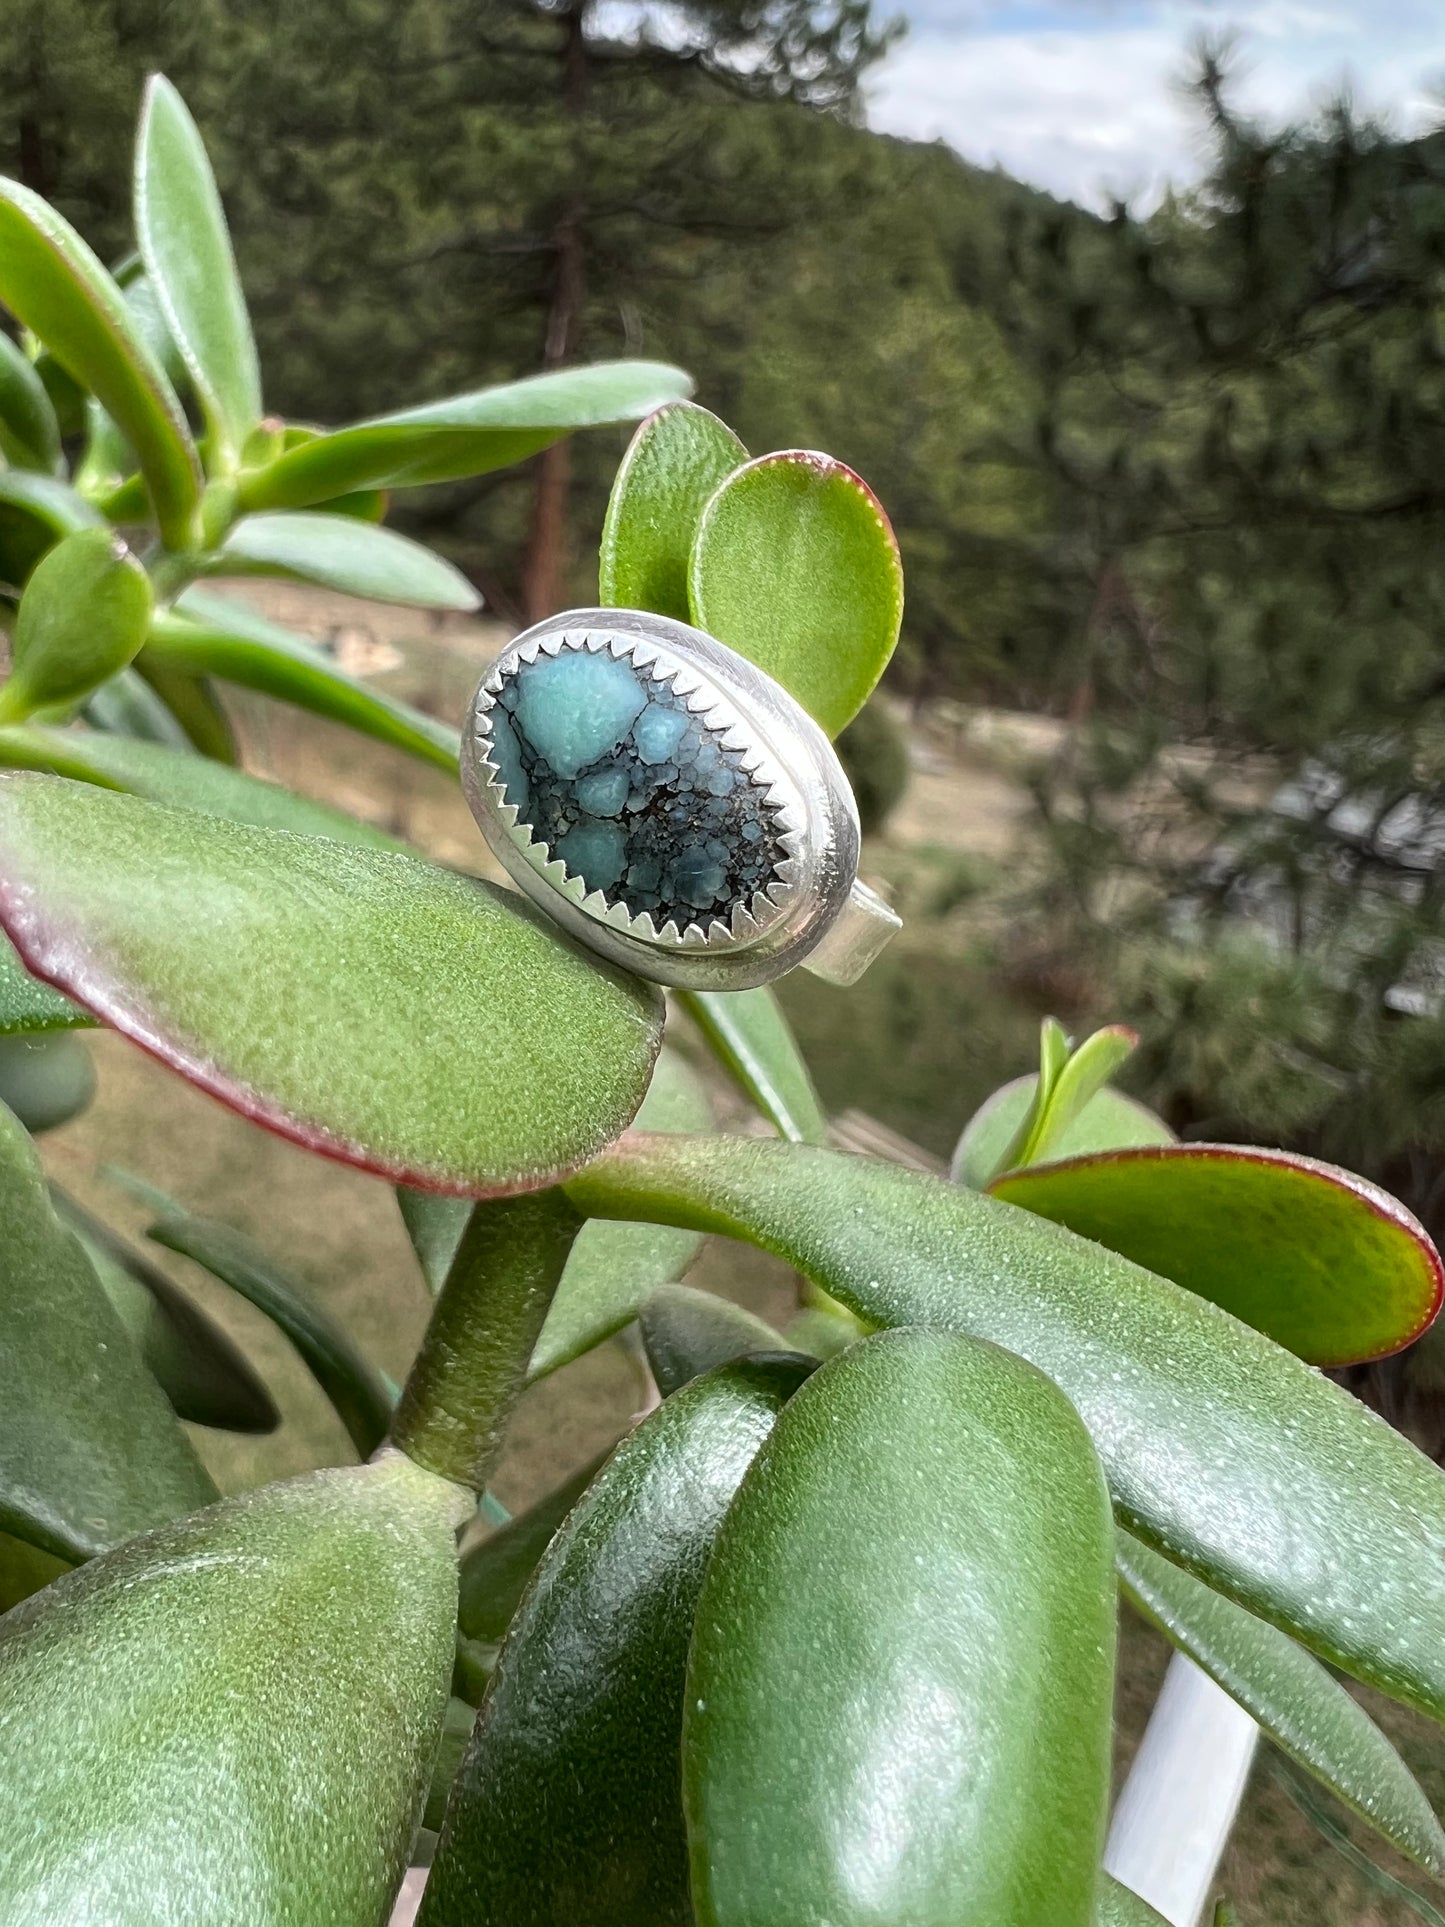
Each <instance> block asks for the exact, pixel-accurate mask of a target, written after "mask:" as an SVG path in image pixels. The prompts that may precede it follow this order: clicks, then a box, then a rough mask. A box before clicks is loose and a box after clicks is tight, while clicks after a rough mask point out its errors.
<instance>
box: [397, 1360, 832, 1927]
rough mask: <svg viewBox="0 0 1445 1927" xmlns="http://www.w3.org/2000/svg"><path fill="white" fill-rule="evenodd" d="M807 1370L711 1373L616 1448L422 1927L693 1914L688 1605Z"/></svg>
mask: <svg viewBox="0 0 1445 1927" xmlns="http://www.w3.org/2000/svg"><path fill="white" fill-rule="evenodd" d="M798 1378H799V1372H798V1369H797V1368H796V1367H791V1368H790V1367H788V1366H785V1365H773V1366H767V1367H764V1366H759V1365H751V1364H750V1365H743V1366H731V1367H729V1368H727V1369H726V1370H724V1371H722V1372H718V1373H714V1374H712V1375H711V1376H710V1377H708V1378H705V1379H700V1380H699V1381H698V1382H697V1383H696V1384H694V1385H691V1386H689V1387H688V1389H687V1390H686V1391H685V1392H681V1393H679V1394H678V1395H677V1397H676V1398H671V1399H669V1400H668V1401H667V1403H666V1404H665V1405H663V1406H662V1407H661V1409H660V1410H659V1411H657V1412H654V1413H653V1414H652V1416H651V1417H650V1418H648V1419H646V1420H645V1421H644V1422H643V1423H642V1425H640V1426H639V1427H638V1429H637V1430H636V1431H635V1432H634V1433H632V1434H631V1436H630V1437H629V1438H627V1439H624V1441H623V1442H622V1444H621V1445H619V1446H618V1448H617V1450H616V1452H614V1453H613V1455H612V1457H611V1459H610V1460H609V1461H608V1463H607V1465H606V1466H605V1467H604V1468H603V1470H602V1471H601V1473H600V1474H599V1475H598V1477H597V1478H596V1480H595V1481H594V1482H593V1484H592V1485H591V1486H590V1487H589V1489H588V1491H587V1492H586V1493H585V1495H584V1496H583V1497H582V1498H581V1500H580V1501H579V1502H578V1504H577V1506H576V1508H575V1509H574V1511H573V1512H572V1513H571V1514H570V1515H569V1517H568V1519H567V1521H566V1523H565V1524H564V1525H563V1526H562V1528H561V1530H560V1531H559V1532H558V1533H557V1535H556V1537H555V1538H554V1539H553V1540H552V1542H551V1544H550V1546H549V1547H548V1549H547V1552H546V1554H545V1556H544V1557H543V1560H542V1563H541V1565H540V1566H539V1567H538V1569H537V1573H536V1577H535V1578H534V1580H533V1581H532V1584H531V1586H530V1587H529V1588H528V1590H527V1593H526V1595H525V1597H524V1599H523V1601H522V1604H521V1606H520V1608H519V1610H518V1612H517V1615H516V1617H515V1619H514V1620H513V1622H512V1628H511V1631H510V1633H509V1634H508V1636H507V1640H506V1644H505V1645H504V1646H503V1648H502V1651H501V1653H500V1655H499V1657H498V1660H497V1667H496V1671H495V1673H494V1674H493V1675H492V1680H491V1684H490V1686H489V1688H488V1691H487V1694H486V1697H485V1699H484V1700H483V1702H482V1708H481V1711H480V1713H479V1714H478V1716H477V1724H476V1728H475V1730H474V1732H473V1736H472V1741H471V1745H470V1746H469V1748H468V1749H467V1754H466V1758H465V1760H464V1762H463V1765H462V1771H461V1774H460V1776H459V1777H458V1779H457V1781H456V1784H455V1786H454V1788H453V1792H452V1799H451V1804H450V1807H449V1809H448V1813H447V1822H446V1827H445V1829H444V1831H443V1834H442V1840H441V1844H440V1846H439V1847H438V1849H437V1856H436V1860H435V1862H434V1864H433V1867H432V1872H431V1878H430V1880H429V1881H428V1883H427V1892H426V1898H425V1900H424V1901H423V1903H422V1911H421V1914H420V1916H419V1917H418V1927H473V1923H475V1922H477V1921H479V1920H495V1921H508V1922H516V1923H522V1922H526V1923H528V1927H543V1924H544V1923H546V1924H547V1927H554V1924H555V1927H573V1924H574V1923H576V1921H577V1920H578V1918H579V1905H580V1907H581V1911H582V1917H584V1918H585V1919H586V1921H587V1927H640V1923H642V1922H647V1923H649V1927H651V1924H652V1923H657V1924H658V1927H661V1923H664V1922H668V1923H681V1922H684V1921H686V1920H687V1919H688V1918H689V1913H688V1904H687V1850H686V1843H685V1839H684V1834H683V1822H682V1812H681V1802H680V1797H679V1795H680V1788H679V1778H680V1775H679V1760H678V1743H679V1737H680V1731H681V1726H682V1695H683V1679H684V1674H685V1669H686V1665H687V1647H688V1639H689V1636H690V1634H691V1632H692V1624H693V1606H694V1602H695V1601H696V1598H697V1593H698V1588H699V1586H700V1585H701V1583H702V1575H703V1567H704V1565H705V1563H706V1560H707V1555H708V1551H709V1548H710V1547H711V1544H712V1541H713V1536H714V1534H715V1533H716V1531H717V1528H718V1525H719V1523H720V1522H721V1520H722V1517H723V1514H724V1512H725V1510H726V1508H727V1505H728V1502H729V1501H730V1500H731V1498H732V1496H733V1494H734V1492H735V1491H736V1489H737V1485H738V1481H739V1479H740V1478H741V1477H742V1475H743V1472H744V1471H745V1469H746V1467H747V1465H748V1461H749V1460H750V1459H751V1458H752V1456H753V1454H754V1453H755V1452H756V1451H757V1449H758V1446H759V1445H760V1444H761V1443H762V1441H763V1439H764V1438H765V1437H766V1435H767V1432H768V1430H769V1427H770V1426H771V1425H772V1423H773V1420H774V1418H775V1417H776V1415H777V1413H778V1411H779V1409H780V1407H781V1406H782V1404H783V1401H784V1400H785V1399H786V1398H787V1396H788V1394H789V1393H790V1392H791V1391H792V1390H793V1388H794V1386H796V1384H797V1383H798Z"/></svg>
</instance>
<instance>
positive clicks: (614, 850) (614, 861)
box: [554, 817, 627, 890]
mask: <svg viewBox="0 0 1445 1927" xmlns="http://www.w3.org/2000/svg"><path fill="white" fill-rule="evenodd" d="M554 854H555V855H557V856H560V857H561V859H562V861H563V862H564V863H565V864H566V865H567V868H568V869H569V870H571V871H572V872H573V874H574V875H576V876H580V877H582V878H584V879H585V880H586V883H587V888H588V889H589V890H610V889H612V887H613V886H614V884H618V883H620V882H621V881H622V872H623V871H624V870H625V869H626V868H627V839H626V837H625V836H624V835H623V834H622V829H621V826H620V825H619V824H616V823H596V822H589V821H588V820H587V819H586V818H585V817H584V818H583V820H582V821H581V822H580V823H578V824H577V825H576V826H575V827H574V828H572V829H570V830H568V831H567V832H566V834H565V835H564V836H560V837H559V838H558V839H557V844H556V849H555V851H554Z"/></svg>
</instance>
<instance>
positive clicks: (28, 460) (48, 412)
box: [0, 332, 61, 475]
mask: <svg viewBox="0 0 1445 1927" xmlns="http://www.w3.org/2000/svg"><path fill="white" fill-rule="evenodd" d="M0 455H3V456H4V457H5V460H6V461H7V462H8V463H9V464H10V466H11V467H12V468H30V469H35V470H36V471H37V472H38V473H40V474H42V475H53V474H54V473H55V471H56V470H57V469H58V468H59V467H60V461H61V455H60V424H59V422H57V421H56V419H55V409H54V407H53V406H52V404H51V400H50V397H49V395H47V394H46V392H45V384H44V382H43V381H42V380H41V379H40V377H39V375H37V374H36V372H35V364H34V363H33V362H32V361H31V359H30V357H29V356H28V355H27V354H26V353H25V352H24V350H23V349H21V348H19V347H17V346H16V344H15V343H14V342H13V341H12V340H11V339H10V337H9V335H7V334H5V333H3V332H0Z"/></svg>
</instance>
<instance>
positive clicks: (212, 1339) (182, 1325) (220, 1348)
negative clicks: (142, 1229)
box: [52, 1186, 281, 1432]
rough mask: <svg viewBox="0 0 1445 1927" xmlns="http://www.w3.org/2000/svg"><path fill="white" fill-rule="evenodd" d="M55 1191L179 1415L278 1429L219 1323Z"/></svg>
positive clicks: (264, 1394) (271, 1408)
mask: <svg viewBox="0 0 1445 1927" xmlns="http://www.w3.org/2000/svg"><path fill="white" fill-rule="evenodd" d="M52 1196H53V1198H54V1201H55V1208H56V1210H57V1212H58V1213H59V1214H60V1216H61V1218H62V1219H63V1220H64V1221H65V1223H66V1224H68V1225H69V1226H70V1228H71V1230H72V1231H73V1232H74V1233H75V1235H76V1237H77V1238H79V1240H80V1242H81V1244H82V1245H84V1247H85V1251H86V1255H87V1256H88V1257H89V1259H90V1262H91V1264H92V1266H93V1267H94V1269H95V1275H96V1277H97V1278H98V1279H99V1280H100V1284H101V1288H102V1290H103V1291H104V1292H105V1295H106V1297H107V1298H108V1299H109V1300H110V1302H111V1305H112V1306H113V1307H114V1309H115V1311H116V1313H117V1315H118V1317H119V1318H120V1321H121V1323H122V1324H123V1325H124V1326H125V1328H126V1330H127V1331H128V1332H129V1333H130V1336H131V1341H132V1343H133V1344H134V1345H135V1346H136V1348H137V1350H138V1351H139V1352H140V1355H141V1357H142V1358H143V1359H144V1360H145V1362H146V1366H147V1368H148V1370H149V1371H150V1373H151V1376H152V1377H153V1378H154V1379H155V1380H156V1382H157V1384H159V1386H160V1388H161V1390H162V1391H163V1392H164V1393H165V1395H166V1397H167V1398H168V1399H169V1400H170V1403H171V1409H172V1410H173V1411H174V1412H175V1414H176V1416H177V1417H178V1418H183V1419H188V1420H189V1421H190V1422H191V1423H192V1424H193V1425H211V1426H215V1427H217V1428H218V1429H220V1430H222V1431H226V1432H274V1431H275V1429H276V1427H277V1426H278V1425H279V1424H280V1423H281V1414H280V1412H279V1411H278V1410H277V1409H276V1402H275V1400H274V1399H273V1398H272V1397H271V1394H270V1392H269V1391H267V1389H266V1385H265V1382H264V1381H263V1380H262V1379H261V1378H260V1377H258V1375H257V1373H256V1372H255V1370H254V1368H253V1367H252V1365H251V1363H250V1361H249V1360H248V1359H247V1358H246V1355H245V1353H244V1352H242V1351H241V1350H240V1349H239V1348H238V1347H237V1345H236V1344H235V1342H234V1341H233V1340H232V1339H231V1338H230V1337H229V1336H228V1335H227V1334H226V1333H225V1332H224V1331H222V1329H221V1327H220V1326H219V1325H217V1324H216V1323H215V1322H214V1320H212V1319H210V1318H208V1317H207V1316H206V1314H205V1313H204V1312H203V1311H202V1310H201V1308H200V1306H199V1305H197V1304H196V1303H195V1302H194V1301H193V1300H192V1299H190V1298H188V1297H187V1296H186V1294H185V1293H184V1292H183V1291H181V1290H180V1289H179V1288H178V1287H177V1286H176V1285H173V1284H172V1283H171V1281H170V1279H169V1278H167V1276H166V1274H165V1273H164V1272H163V1271H162V1270H161V1269H160V1268H159V1266H157V1265H153V1264H152V1263H151V1262H150V1260H149V1259H148V1258H145V1257H143V1256H142V1255H141V1253H140V1252H138V1251H137V1250H135V1248H134V1247H133V1246H131V1245H129V1244H127V1243H126V1241H125V1240H124V1239H123V1238H121V1237H118V1236H117V1235H116V1233H115V1232H114V1231H112V1230H111V1228H110V1226H109V1225H107V1224H105V1223H103V1222H102V1220H101V1219H99V1218H97V1217H94V1216H93V1215H92V1214H91V1213H90V1212H89V1211H87V1210H86V1209H85V1207H84V1206H83V1205H82V1204H80V1203H78V1202H77V1200H76V1199H74V1198H72V1197H70V1196H69V1195H68V1194H67V1193H65V1192H62V1191H60V1190H58V1189H57V1188H56V1187H54V1186H52Z"/></svg>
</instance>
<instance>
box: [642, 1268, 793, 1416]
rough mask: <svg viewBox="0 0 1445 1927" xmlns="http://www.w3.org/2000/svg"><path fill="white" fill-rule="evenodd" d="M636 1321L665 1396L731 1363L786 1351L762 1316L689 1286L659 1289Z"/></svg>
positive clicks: (728, 1300)
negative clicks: (758, 1316)
mask: <svg viewBox="0 0 1445 1927" xmlns="http://www.w3.org/2000/svg"><path fill="white" fill-rule="evenodd" d="M638 1323H639V1325H640V1326H641V1330H642V1344H643V1348H644V1350H645V1351H646V1353H647V1362H648V1364H649V1366H651V1368H652V1376H653V1377H654V1379H656V1381H657V1389H658V1391H659V1392H661V1394H662V1396H663V1397H664V1398H670V1397H671V1396H672V1394H673V1393H674V1392H676V1391H680V1390H681V1389H682V1387H683V1386H684V1385H690V1384H691V1383H692V1381H693V1380H694V1379H695V1378H701V1377H702V1375H703V1373H704V1372H710V1371H712V1370H714V1369H715V1368H716V1367H717V1366H719V1365H730V1364H731V1363H732V1362H733V1360H734V1359H737V1358H747V1357H750V1356H751V1355H752V1354H753V1353H754V1352H785V1351H787V1349H788V1346H787V1344H786V1342H785V1341H784V1339H783V1338H782V1337H781V1336H780V1335H779V1334H778V1333H777V1332H775V1331H774V1330H773V1328H772V1326H771V1325H766V1324H764V1323H763V1321H762V1319H761V1318H755V1317H754V1316H753V1314H752V1313H751V1312H750V1311H744V1310H743V1308H742V1306H741V1305H735V1304H733V1303H732V1301H731V1300H730V1299H727V1298H719V1297H718V1296H717V1295H716V1294H715V1293H714V1292H710V1291H697V1290H695V1289H694V1288H693V1286H691V1285H660V1286H659V1287H658V1289H657V1290H656V1291H655V1292H653V1294H652V1296H651V1297H650V1298H648V1299H646V1300H645V1301H644V1303H643V1306H642V1309H641V1311H640V1312H639V1313H638Z"/></svg>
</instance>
